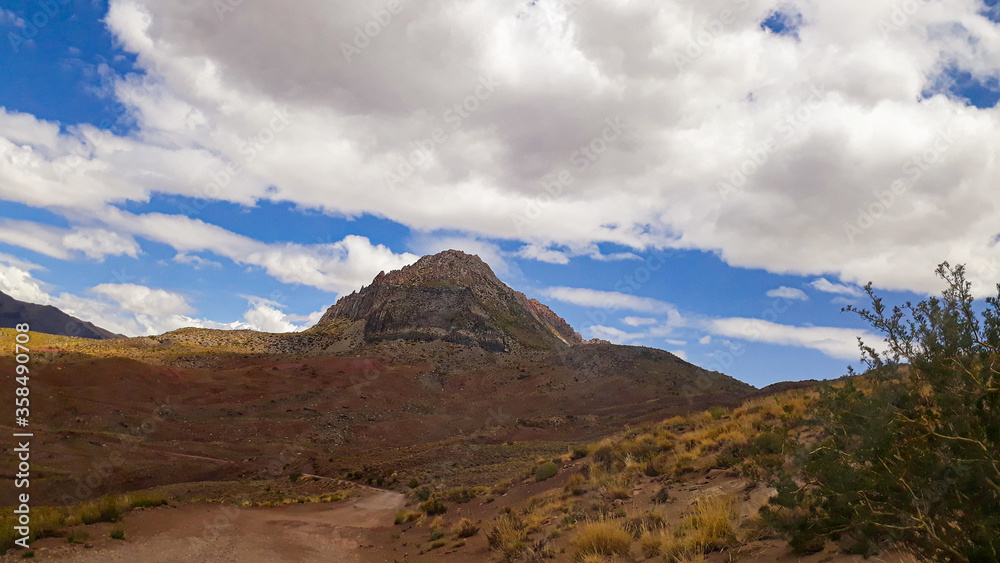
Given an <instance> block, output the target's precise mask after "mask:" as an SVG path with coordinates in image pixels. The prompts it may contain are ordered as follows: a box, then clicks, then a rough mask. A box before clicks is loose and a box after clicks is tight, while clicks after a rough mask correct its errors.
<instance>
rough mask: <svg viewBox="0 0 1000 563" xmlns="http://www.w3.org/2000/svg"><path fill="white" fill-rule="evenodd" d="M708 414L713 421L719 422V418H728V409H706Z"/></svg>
mask: <svg viewBox="0 0 1000 563" xmlns="http://www.w3.org/2000/svg"><path fill="white" fill-rule="evenodd" d="M708 414H710V415H712V418H713V419H714V420H719V419H720V418H725V417H727V416H729V409H727V408H726V407H708Z"/></svg>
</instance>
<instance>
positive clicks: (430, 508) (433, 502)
mask: <svg viewBox="0 0 1000 563" xmlns="http://www.w3.org/2000/svg"><path fill="white" fill-rule="evenodd" d="M420 510H423V511H424V513H425V514H427V515H428V516H437V515H438V514H444V513H445V512H448V507H447V506H445V504H444V503H443V502H441V501H440V500H439V499H438V498H436V497H432V498H431V499H430V500H428V501H427V502H424V503H421V504H420Z"/></svg>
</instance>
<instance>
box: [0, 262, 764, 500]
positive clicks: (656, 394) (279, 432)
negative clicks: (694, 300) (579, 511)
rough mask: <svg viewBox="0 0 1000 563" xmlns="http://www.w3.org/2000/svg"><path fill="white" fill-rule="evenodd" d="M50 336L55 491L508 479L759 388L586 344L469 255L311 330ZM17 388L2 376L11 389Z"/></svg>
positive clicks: (45, 423) (46, 408)
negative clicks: (513, 472) (548, 457)
mask: <svg viewBox="0 0 1000 563" xmlns="http://www.w3.org/2000/svg"><path fill="white" fill-rule="evenodd" d="M12 340H13V335H12V331H10V330H9V329H5V330H0V350H4V351H3V352H0V368H3V369H8V368H10V366H12V365H13V362H14V359H13V358H12V357H11V356H10V350H13V346H12V345H10V344H11V342H12ZM31 342H32V362H33V366H34V367H33V368H32V396H33V397H36V396H37V397H43V398H44V399H39V400H38V401H37V402H36V401H32V418H33V420H34V421H36V422H33V425H34V426H33V429H34V432H35V436H36V441H37V442H38V444H39V448H40V451H44V452H45V455H46V460H45V465H46V468H47V470H46V472H45V474H44V476H39V478H38V479H36V480H35V481H33V482H32V485H33V490H35V491H36V493H37V494H38V502H59V501H62V499H65V498H67V495H68V497H69V498H71V499H73V498H75V499H78V500H79V499H80V497H81V496H83V497H90V496H95V495H99V494H101V493H105V492H116V491H127V490H133V489H136V488H140V487H148V486H154V485H160V484H169V483H183V482H192V481H205V480H244V479H248V478H253V477H259V476H261V475H262V474H263V475H270V476H274V475H279V476H280V475H283V476H286V477H287V476H288V475H289V474H291V473H294V472H301V473H311V474H316V475H322V476H343V475H345V474H346V473H347V471H349V470H353V471H356V470H359V469H361V468H367V469H366V475H393V474H396V475H403V474H412V473H415V472H416V473H420V474H421V475H428V476H429V477H428V478H431V477H430V476H433V479H435V480H439V481H441V482H448V483H458V482H462V481H466V480H468V479H470V478H472V477H473V475H474V473H473V472H472V471H471V470H469V471H463V470H462V469H461V468H462V467H468V466H470V465H471V466H476V467H480V468H482V467H486V468H485V469H476V470H475V471H483V472H499V473H503V472H506V471H507V470H508V468H507V467H506V466H505V465H504V464H505V463H506V461H505V460H506V459H507V457H508V456H507V453H509V452H513V451H518V452H525V451H532V452H533V451H539V452H547V451H549V450H551V449H552V448H553V447H555V448H557V449H564V448H565V444H566V443H567V442H574V441H580V440H591V439H594V438H598V437H600V436H602V435H604V434H606V433H607V432H609V431H611V430H612V429H618V428H621V427H622V426H623V425H625V424H632V423H641V422H643V421H649V420H657V419H662V418H663V417H665V416H670V415H673V414H678V413H682V412H687V411H691V410H692V409H699V408H706V407H708V406H711V405H733V404H736V403H737V402H739V401H740V400H741V399H742V398H743V397H745V396H746V395H747V394H748V393H751V392H753V391H754V388H753V387H751V386H749V385H747V384H745V383H742V382H740V381H737V380H735V379H733V378H731V377H728V376H726V375H724V374H721V373H718V372H709V371H706V370H704V369H702V368H699V367H698V366H695V365H693V364H690V363H688V362H685V361H683V360H681V359H680V358H678V357H676V356H674V355H672V354H670V353H668V352H665V351H663V350H657V349H652V348H643V347H636V346H619V345H613V344H608V343H584V342H583V341H582V339H581V338H580V337H579V335H577V334H576V333H575V332H574V331H573V330H572V328H571V327H570V326H569V325H568V324H566V322H565V321H563V320H562V319H560V318H559V317H558V316H557V315H556V314H555V313H554V312H552V311H551V310H549V309H548V308H547V307H545V306H544V305H542V304H541V303H538V302H536V301H532V300H529V299H527V298H526V297H525V296H524V295H523V294H520V293H518V292H516V291H514V290H512V289H511V288H509V287H507V286H506V285H504V284H503V283H502V282H500V281H499V280H498V279H497V278H496V276H494V275H493V272H492V271H491V270H490V269H489V267H488V266H487V265H486V264H485V263H483V262H482V261H481V260H479V258H477V257H474V256H469V255H465V254H462V253H457V252H453V251H452V252H447V253H443V254H441V255H437V256H431V257H425V258H423V259H421V260H420V261H418V262H417V263H416V264H414V265H413V266H410V267H408V268H404V269H402V270H400V271H396V272H390V273H388V274H380V275H379V276H378V277H377V278H376V279H375V281H374V282H373V283H372V284H371V285H370V286H368V287H366V288H363V289H362V290H360V291H358V292H356V293H354V294H352V295H349V296H346V297H344V298H343V299H341V300H340V301H339V302H338V303H337V304H336V305H334V306H333V307H331V308H330V310H329V311H328V312H327V314H326V315H325V316H324V317H323V319H322V320H321V321H320V322H319V323H318V324H317V326H316V327H314V328H313V329H310V330H308V331H305V332H302V333H292V334H268V333H259V332H254V331H221V330H206V329H193V328H188V329H181V330H177V331H173V332H170V333H167V334H163V335H159V336H152V337H143V338H123V339H117V340H103V341H88V340H82V339H74V338H64V337H48V336H43V335H38V334H33V335H32V338H31ZM4 366H7V367H6V368H5V367H4ZM12 386H13V381H12V380H11V379H7V380H4V379H0V394H3V393H6V394H8V396H12V393H13V389H12V388H11V387H12ZM553 444H556V445H555V446H553ZM110 456H114V458H113V459H116V460H118V462H117V463H115V467H113V468H112V470H111V471H110V473H108V474H107V475H101V476H100V479H96V480H95V484H94V485H92V486H89V487H85V488H83V489H79V490H80V491H83V492H82V493H80V492H77V485H75V484H74V479H75V478H76V477H77V476H79V475H87V474H88V473H89V472H91V471H93V467H95V464H100V462H101V460H105V459H111V457H110ZM483 456H495V457H496V461H495V463H492V464H487V465H486V466H483V464H482V463H481V462H482V459H481V458H482V457H483ZM209 458H211V459H215V460H223V461H208V459H209ZM11 459H13V458H11ZM477 460H478V461H477ZM113 463H114V462H113ZM477 464H478V465H477ZM4 469H6V470H7V471H8V472H9V471H10V470H11V469H13V468H12V467H11V466H10V465H9V464H8V466H7V467H6V468H5V467H4V466H3V464H0V471H3V470H4ZM33 498H34V497H33ZM5 500H9V499H5Z"/></svg>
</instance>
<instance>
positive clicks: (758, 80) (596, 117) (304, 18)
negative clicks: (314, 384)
mask: <svg viewBox="0 0 1000 563" xmlns="http://www.w3.org/2000/svg"><path fill="white" fill-rule="evenodd" d="M313 4H315V5H313ZM336 4H338V3H336V2H334V3H329V2H328V3H313V2H305V3H303V4H302V5H301V6H298V5H296V7H294V8H290V7H284V8H283V5H278V4H277V3H275V4H274V5H270V4H267V3H264V4H260V5H255V6H249V5H245V4H240V3H237V2H228V3H227V2H226V1H225V0H223V1H222V2H216V3H214V4H212V5H208V4H206V5H199V6H188V5H175V6H161V5H157V4H155V3H147V2H142V1H131V0H130V1H125V0H123V1H116V2H111V3H110V4H109V3H107V2H90V1H81V0H75V1H73V0H69V1H65V2H64V1H63V0H55V1H54V2H53V3H51V4H43V3H39V2H37V1H28V0H21V1H12V2H5V3H4V6H3V12H0V31H2V33H3V36H4V40H3V42H2V44H0V84H2V85H3V87H2V88H0V107H2V108H3V110H2V112H0V290H3V291H5V292H7V293H10V294H12V295H14V296H15V297H17V298H19V299H24V300H29V301H34V302H40V303H48V304H53V305H56V306H59V307H61V308H63V309H65V310H67V311H69V312H70V313H72V314H75V315H77V316H80V317H81V318H85V319H86V320H91V321H93V322H95V323H97V324H99V325H102V326H105V327H106V328H109V329H112V330H116V331H119V332H123V333H127V334H149V333H156V332H163V331H166V330H170V329H173V328H177V327H180V326H187V325H196V326H207V327H232V328H241V327H253V328H258V329H263V330H271V331H279V330H295V329H300V328H303V327H306V326H309V325H310V324H311V323H312V322H315V320H316V319H317V315H318V314H320V313H321V312H322V311H323V310H325V308H326V307H328V306H329V305H330V304H332V303H333V302H334V301H335V300H336V299H337V297H338V295H341V294H344V293H349V292H350V291H352V290H353V289H357V288H358V287H360V286H361V285H362V284H366V283H368V282H369V281H370V279H371V278H372V277H373V276H374V275H375V274H377V273H378V271H379V270H381V269H392V268H397V267H400V266H402V265H404V264H407V263H410V262H412V261H413V260H415V259H416V257H417V256H420V255H422V254H426V253H431V252H436V251H439V250H444V249H447V248H459V249H462V250H465V251H468V252H472V253H477V254H480V256H482V257H483V258H484V259H485V260H487V262H489V263H490V264H491V265H492V266H493V268H494V270H495V271H496V272H497V273H498V275H499V276H500V277H501V279H503V280H504V281H505V282H507V283H508V284H509V285H511V286H512V287H514V288H516V289H518V290H520V291H523V292H525V293H526V294H527V295H528V296H529V297H535V298H538V299H540V300H541V301H543V302H545V303H547V304H549V305H550V306H551V307H552V308H553V309H554V310H555V311H556V312H557V313H558V314H560V315H562V316H563V317H565V318H566V319H567V320H568V321H569V322H570V323H571V324H572V325H573V326H574V327H576V328H577V330H579V331H580V332H581V333H582V334H583V336H584V337H585V338H592V337H598V338H605V339H609V340H612V341H615V342H621V343H629V344H642V345H648V346H654V347H658V348H663V349H666V350H670V351H673V352H675V353H678V354H680V355H682V356H683V357H685V358H686V359H688V360H689V361H692V362H694V363H696V364H699V365H702V366H705V367H708V368H710V369H720V370H722V371H725V372H726V373H729V374H731V375H734V376H736V377H738V378H740V379H743V380H744V381H747V382H749V383H752V384H754V385H764V384H768V383H772V382H775V381H781V380H793V379H807V378H829V377H837V376H839V375H842V374H843V373H845V371H846V366H847V365H848V364H855V365H856V356H857V354H856V351H855V347H854V344H853V339H854V337H855V335H858V334H862V333H863V331H864V328H865V327H864V326H863V325H862V324H861V323H859V321H858V320H857V319H855V318H854V317H853V316H851V315H849V314H845V313H841V311H840V310H841V307H843V306H844V305H845V304H861V303H862V299H861V297H860V295H861V293H860V289H859V285H860V284H863V283H864V282H866V281H868V280H872V281H873V282H874V283H875V284H876V286H877V287H878V288H879V290H880V293H882V294H884V295H885V296H886V297H887V298H888V299H889V300H890V301H893V302H901V301H904V300H907V299H919V298H920V297H921V296H923V295H926V294H927V293H930V292H934V291H936V290H937V288H938V287H939V284H938V283H937V282H936V281H935V279H934V278H933V275H932V270H933V266H934V265H935V264H937V263H938V262H940V261H942V260H950V261H952V262H964V263H968V264H969V265H970V271H971V274H972V277H973V280H974V282H975V284H976V290H977V292H978V293H979V294H981V295H985V293H986V292H987V290H988V289H989V288H990V287H991V286H992V285H993V284H995V283H996V281H997V279H998V278H1000V267H998V263H1000V262H998V258H997V256H998V254H997V248H996V242H997V239H996V235H997V233H998V232H1000V227H997V224H998V223H997V220H996V219H997V210H996V209H994V205H995V203H994V201H995V196H994V193H995V189H994V187H993V180H992V179H993V178H995V172H996V170H994V168H995V167H996V166H997V164H996V161H997V159H996V158H995V156H996V152H997V150H998V147H1000V139H998V133H997V131H998V129H1000V128H998V127H996V125H997V118H998V114H997V109H996V105H997V101H998V98H1000V88H998V83H997V77H998V74H1000V72H998V65H997V63H996V61H997V60H1000V58H998V57H997V55H998V54H1000V53H998V52H997V51H998V50H1000V31H998V29H997V25H996V22H997V20H998V18H997V17H996V4H995V2H991V3H989V5H987V4H982V5H980V6H979V7H978V8H976V9H970V7H969V5H968V4H961V3H955V4H954V5H951V4H949V5H948V6H947V9H943V10H936V9H935V10H930V9H925V4H924V3H919V2H918V3H915V4H913V6H910V5H909V4H906V3H903V4H899V5H897V4H896V3H893V2H881V1H875V2H872V1H866V2H860V1H858V2H854V1H851V2H845V3H844V6H842V7H839V8H838V7H830V6H826V7H817V6H814V5H812V4H809V3H806V2H769V1H763V0H762V1H760V2H748V1H745V0H719V1H713V2H701V3H692V2H685V1H680V0H677V1H669V2H666V3H665V4H664V5H663V6H660V7H657V8H651V7H649V6H640V5H637V4H635V5H633V4H628V5H623V6H620V7H618V8H616V9H612V8H610V7H608V6H598V5H595V4H591V3H556V4H550V3H533V4H531V5H525V6H523V7H516V8H511V7H510V6H509V5H508V4H505V3H499V2H491V1H483V2H479V3H476V4H477V6H476V8H475V9H474V10H469V11H467V10H465V9H461V8H457V7H455V6H454V5H453V4H450V3H447V2H431V3H429V4H427V5H424V6H417V5H413V6H410V5H409V4H403V5H402V8H400V11H399V12H398V13H396V12H390V11H388V10H389V7H388V5H387V4H384V3H378V2H375V3H372V4H371V6H360V7H359V6H358V5H357V4H356V3H355V4H346V3H345V4H344V5H343V6H341V5H336ZM855 4H856V5H855ZM55 8H58V9H55ZM649 10H654V12H649V13H647V11H649ZM613 20H614V21H619V23H621V24H622V25H621V26H618V27H617V28H615V29H619V28H620V29H633V30H634V31H633V32H631V33H630V34H626V35H620V36H619V35H617V33H618V32H616V31H610V30H609V29H610V28H608V27H607V26H602V25H601V22H602V21H613ZM637 22H641V23H637ZM626 24H627V25H626ZM629 26H632V27H629ZM636 26H638V27H636ZM404 30H408V31H405V32H404ZM928 30H933V31H934V33H931V34H928ZM445 32H447V33H445ZM928 38H930V39H928ZM608 53H613V55H608ZM830 53H840V54H839V55H836V56H834V55H831V54H830ZM893 190H895V193H894V191H893Z"/></svg>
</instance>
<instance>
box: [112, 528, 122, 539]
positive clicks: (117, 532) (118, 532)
mask: <svg viewBox="0 0 1000 563" xmlns="http://www.w3.org/2000/svg"><path fill="white" fill-rule="evenodd" d="M111 539H115V540H123V539H125V530H123V529H121V528H115V529H113V530H111Z"/></svg>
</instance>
